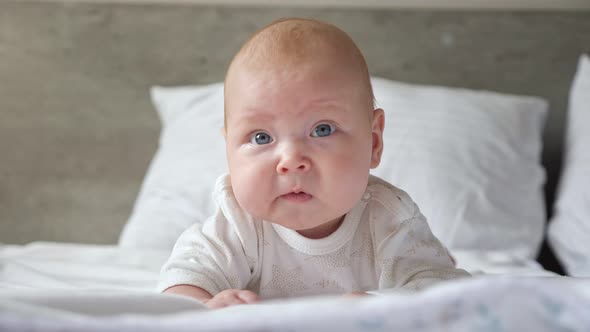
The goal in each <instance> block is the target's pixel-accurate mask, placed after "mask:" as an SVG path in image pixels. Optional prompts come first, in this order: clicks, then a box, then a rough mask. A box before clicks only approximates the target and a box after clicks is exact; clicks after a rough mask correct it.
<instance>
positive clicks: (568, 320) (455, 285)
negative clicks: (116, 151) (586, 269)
mask: <svg viewBox="0 0 590 332" xmlns="http://www.w3.org/2000/svg"><path fill="white" fill-rule="evenodd" d="M167 255H168V253H167V252H160V251H145V250H141V251H139V250H133V249H127V248H126V249H122V248H119V247H116V246H93V245H79V244H64V243H32V244H29V245H26V246H3V247H2V249H1V251H0V273H1V274H0V331H5V330H6V331H35V330H39V331H76V330H84V331H131V330H136V331H185V330H186V331H189V330H190V331H195V330H198V331H235V330H240V331H250V330H251V331H254V330H256V331H260V330H303V331H309V330H342V331H367V330H371V331H386V330H392V329H401V330H404V331H431V330H432V331H435V330H437V331H438V330H443V329H447V328H448V329H451V330H453V331H460V330H464V331H467V330H469V331H472V330H488V331H504V330H512V331H517V330H519V331H521V330H534V331H550V330H556V329H571V330H588V329H590V315H588V308H590V280H589V279H575V278H566V277H557V276H555V275H554V274H552V273H550V272H547V271H543V270H542V269H541V268H540V266H539V265H538V264H536V263H535V262H531V261H527V260H523V259H519V258H517V257H512V256H510V255H507V254H505V253H499V252H494V253H490V252H454V253H453V255H454V256H455V258H456V259H457V262H458V265H459V266H460V267H462V268H465V269H467V270H468V271H470V272H472V273H474V274H475V276H476V277H475V278H471V279H466V280H460V281H452V282H447V283H444V284H441V285H440V286H436V287H433V288H431V289H428V290H426V291H424V292H422V293H418V294H413V295H407V294H398V293H392V294H388V295H383V296H374V297H369V298H362V299H344V298H341V297H322V298H305V299H295V300H288V301H282V302H267V303H261V304H257V305H249V306H238V307H230V308H226V309H223V310H218V311H211V310H208V309H206V308H204V307H203V306H202V305H201V304H200V303H199V302H197V301H194V300H192V299H188V298H185V297H181V296H173V295H162V294H156V293H155V291H154V290H153V289H154V286H155V284H156V280H157V277H158V270H159V267H160V266H161V265H162V264H163V262H164V261H165V260H166V258H167ZM483 272H485V273H487V275H484V274H482V273H483Z"/></svg>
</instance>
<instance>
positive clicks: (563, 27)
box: [0, 1, 590, 243]
mask: <svg viewBox="0 0 590 332" xmlns="http://www.w3.org/2000/svg"><path fill="white" fill-rule="evenodd" d="M284 16H304V17H315V18H319V19H322V20H325V21H328V22H332V23H334V24H336V25H338V26H340V27H341V28H343V29H344V30H345V31H347V32H348V33H349V34H350V35H351V36H352V37H353V38H354V39H355V40H356V41H357V42H358V44H359V46H360V48H361V49H362V51H363V53H364V54H365V56H366V58H367V60H368V63H369V67H370V71H371V73H372V74H375V75H378V76H382V77H386V78H391V79H395V80H401V81H406V82H413V83H424V84H438V85H447V86H458V87H467V88H475V89H489V90H495V91H500V92H507V93H514V94H526V95H536V96H542V97H544V98H546V99H547V100H549V101H550V106H551V111H550V116H549V118H548V122H547V129H546V131H545V135H544V139H545V149H544V157H543V163H544V165H545V166H546V168H547V171H548V184H547V200H548V204H549V206H550V204H551V202H552V200H553V195H554V191H555V185H556V181H557V175H558V171H559V167H560V158H561V152H560V150H561V145H562V135H563V124H564V116H565V110H566V105H567V95H568V90H569V88H570V84H571V80H572V77H573V74H574V71H575V66H576V62H577V59H578V56H579V55H580V54H581V53H583V52H590V39H589V38H588V36H590V12H583V13H572V12H569V13H568V12H555V13H550V12H536V13H535V12H518V13H516V12H515V13H511V12H472V11H456V12H452V11H409V10H405V11H402V10H358V9H302V8H299V9H290V8H267V7H264V8H235V7H222V6H219V7H213V6H196V5H194V6H188V5H184V6H183V5H161V4H160V5H132V4H128V5H122V4H118V5H117V4H64V3H60V2H54V3H19V2H10V1H9V2H6V1H3V2H1V3H0V59H1V61H0V242H5V243H24V242H29V241H33V240H52V241H73V242H89V243H114V242H115V241H116V240H117V238H118V234H119V232H120V230H121V228H122V226H123V224H124V223H125V222H126V220H127V218H128V216H129V214H130V212H131V208H132V205H133V202H134V199H135V196H136V195H137V192H138V190H139V186H140V183H141V179H142V177H143V175H144V173H145V171H146V168H147V166H148V164H149V161H150V159H151V157H152V155H153V153H154V152H155V150H156V147H157V140H158V134H159V121H158V119H157V116H156V113H155V112H154V110H153V108H152V106H151V105H150V101H149V96H148V88H149V87H150V86H151V85H154V84H159V85H180V84H200V83H210V82H215V81H220V80H222V79H223V76H224V74H225V69H226V66H227V64H228V63H229V61H230V59H231V57H232V55H233V54H234V53H235V52H236V51H237V49H238V48H239V46H240V45H241V44H242V43H243V42H244V41H245V40H246V39H247V38H248V36H249V35H250V34H251V33H252V32H253V31H255V30H256V29H258V28H259V27H261V26H263V25H265V24H267V23H269V22H270V21H272V20H274V19H276V18H279V17H284Z"/></svg>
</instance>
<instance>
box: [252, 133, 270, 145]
mask: <svg viewBox="0 0 590 332" xmlns="http://www.w3.org/2000/svg"><path fill="white" fill-rule="evenodd" d="M270 142H272V137H270V135H269V134H267V133H265V132H263V131H258V132H255V133H254V135H252V137H251V138H250V143H252V144H256V145H264V144H268V143H270Z"/></svg>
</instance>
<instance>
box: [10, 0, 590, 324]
mask: <svg viewBox="0 0 590 332" xmlns="http://www.w3.org/2000/svg"><path fill="white" fill-rule="evenodd" d="M285 16H304V17H314V18H319V19H322V20H325V21H328V22H331V23H335V24H336V25H338V26H339V27H341V28H342V29H344V30H345V31H346V32H348V33H349V34H350V35H351V36H352V38H353V39H355V41H357V43H358V45H359V47H360V48H361V50H362V51H363V53H364V54H365V56H366V58H367V62H368V64H369V69H370V72H371V75H372V79H373V86H374V89H375V92H376V99H377V102H378V104H379V106H381V107H383V108H384V109H385V110H386V112H388V110H391V111H389V112H390V113H389V114H388V113H386V117H387V119H391V121H388V122H387V124H386V134H387V135H388V136H387V137H386V138H385V145H386V148H385V149H386V151H385V152H384V153H385V156H384V159H385V163H384V164H383V165H382V166H380V167H379V168H378V169H377V170H376V173H375V174H376V175H379V176H382V177H384V178H386V179H389V180H390V181H392V182H393V183H395V184H397V185H399V186H400V187H401V188H402V189H404V190H407V191H408V192H409V193H410V194H411V195H412V197H414V198H415V199H416V200H417V202H418V203H419V205H420V206H421V207H422V209H423V212H424V213H425V215H426V217H427V218H428V219H429V221H430V222H431V223H432V228H433V231H434V232H435V234H436V235H437V236H438V237H439V238H440V239H441V240H442V241H443V242H444V243H445V244H446V245H447V246H449V248H450V250H451V253H452V254H453V256H454V257H455V259H456V261H457V265H458V266H459V267H462V268H464V269H466V270H468V271H469V272H471V273H472V274H473V275H474V276H475V278H470V279H468V280H461V281H455V282H448V283H443V284H441V285H439V286H436V287H433V288H431V289H428V290H426V291H424V292H421V293H418V294H412V295H410V294H404V293H396V292H392V293H391V294H388V295H383V296H375V297H371V298H363V299H342V298H340V297H317V298H315V297H314V298H297V299H290V300H287V299H285V300H281V301H272V302H268V303H261V304H258V305H252V306H239V307H233V308H227V309H223V310H220V311H210V310H207V309H205V308H204V307H203V306H201V305H200V304H199V303H197V302H196V301H193V300H191V299H188V298H183V297H179V296H172V295H162V294H156V293H155V291H154V287H155V284H156V280H157V278H158V272H159V268H160V267H161V265H162V264H163V262H164V261H165V260H166V259H167V257H168V255H169V253H170V249H171V246H172V244H173V242H174V240H175V238H176V237H177V236H178V234H180V232H181V231H182V230H183V229H184V228H186V227H187V226H188V225H190V224H192V223H195V222H201V221H203V220H204V218H206V216H207V215H208V214H209V213H211V211H212V209H214V208H215V207H214V205H212V202H211V200H210V197H209V196H208V194H209V193H210V191H211V190H210V189H211V185H212V182H213V180H211V179H212V178H214V177H215V176H217V175H218V174H219V173H221V172H223V171H224V170H225V167H226V166H225V164H224V162H223V147H222V145H221V147H220V145H219V144H221V143H222V141H221V137H219V138H220V140H211V139H206V138H207V137H210V135H209V133H210V131H207V130H210V129H211V128H215V127H217V126H219V123H220V121H221V119H220V117H219V114H220V113H219V112H206V111H207V110H211V109H221V107H222V102H223V100H222V99H221V93H222V85H221V84H220V82H221V81H222V80H223V77H224V73H225V68H226V67H227V65H228V63H229V61H230V60H231V57H232V55H233V54H234V53H235V52H236V51H237V50H238V49H239V46H240V45H241V44H242V43H243V42H244V41H245V40H246V39H247V38H248V36H249V35H250V34H251V33H252V32H254V31H255V30H256V29H258V28H260V27H262V26H263V25H265V24H266V23H269V22H270V21H272V20H273V19H276V18H279V17H285ZM588 36H590V12H589V11H583V10H581V11H532V10H529V11H507V10H505V11H501V10H500V11H483V10H444V11H440V10H425V9H421V10H416V9H413V10H412V9H362V8H354V9H350V8H349V9H345V8H305V7H297V8H296V7H293V8H289V7H278V6H277V7H269V6H263V7H248V6H244V7H239V6H227V5H223V6H222V5H188V4H185V5H182V4H163V3H159V4H121V3H119V4H117V3H71V2H59V1H55V2H35V1H32V2H20V1H5V2H2V3H0V54H1V55H2V59H3V61H1V62H0V109H1V110H2V112H0V147H1V148H0V151H2V161H1V162H0V179H1V182H2V185H1V186H0V207H1V208H0V243H2V246H1V247H0V330H10V331H12V330H15V331H16V330H23V331H24V330H27V331H31V330H43V331H70V330H71V331H74V330H85V331H86V330H87V331H114V330H116V331H125V330H142V331H151V330H154V331H156V330H157V331H167V330H170V331H172V330H174V331H183V330H189V329H190V330H194V329H195V327H198V329H200V330H219V331H225V330H236V329H240V330H257V331H258V330H325V329H338V330H351V331H353V330H354V331H357V330H358V331H364V330H391V329H394V328H402V329H404V330H412V331H413V330H416V331H430V330H441V329H445V328H448V329H453V330H474V329H478V330H479V329H487V330H523V329H526V330H539V331H543V330H548V331H549V330H556V329H570V330H585V329H588V328H589V327H590V320H589V318H588V315H587V314H586V309H587V308H588V307H590V281H589V280H588V279H587V277H588V276H590V263H589V262H590V257H588V254H587V253H588V252H590V248H589V247H588V244H587V243H586V242H588V241H586V240H585V239H587V238H588V237H587V236H590V211H589V209H590V203H589V202H590V195H589V193H588V189H587V188H585V187H587V184H590V178H589V177H588V174H590V172H589V171H588V170H590V167H589V164H588V161H589V160H590V155H589V154H588V151H589V149H588V148H587V143H590V137H589V135H588V133H589V132H590V127H589V124H590V102H589V100H588V95H589V93H588V91H590V59H589V58H588V57H587V56H585V55H584V54H589V53H590V39H589V37H588ZM417 110H418V111H419V112H418V111H417ZM209 113H212V115H210V114H209ZM433 119H436V121H433ZM390 124H391V125H392V126H397V127H395V128H396V130H393V129H392V130H389V131H388V128H389V127H388V126H389V125H390ZM433 124H436V125H433ZM217 132H218V130H215V131H214V134H216V133H217ZM412 133H420V134H419V135H415V134H412ZM441 133H442V134H441ZM445 133H446V134H445ZM449 133H452V134H449ZM187 142H189V143H191V144H188V143H187ZM194 142H202V143H194ZM409 151H425V153H409ZM401 158H404V159H405V160H409V161H410V162H408V164H411V165H414V167H405V168H404V167H401V166H399V165H398V163H396V162H395V161H396V160H400V159H401ZM195 173H197V174H198V176H195ZM187 187H188V189H187ZM588 187H590V186H588ZM448 206H453V207H455V208H453V209H449V208H448ZM318 308H320V309H321V310H318ZM228 317H231V319H228Z"/></svg>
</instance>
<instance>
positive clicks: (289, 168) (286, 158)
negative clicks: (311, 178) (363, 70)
mask: <svg viewBox="0 0 590 332" xmlns="http://www.w3.org/2000/svg"><path fill="white" fill-rule="evenodd" d="M310 168H311V162H310V160H309V158H307V157H305V156H304V155H302V154H300V153H297V152H295V151H290V152H287V153H285V154H283V156H282V157H281V160H280V161H279V163H278V164H277V173H279V174H287V173H291V172H307V171H308V170H309V169H310Z"/></svg>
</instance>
